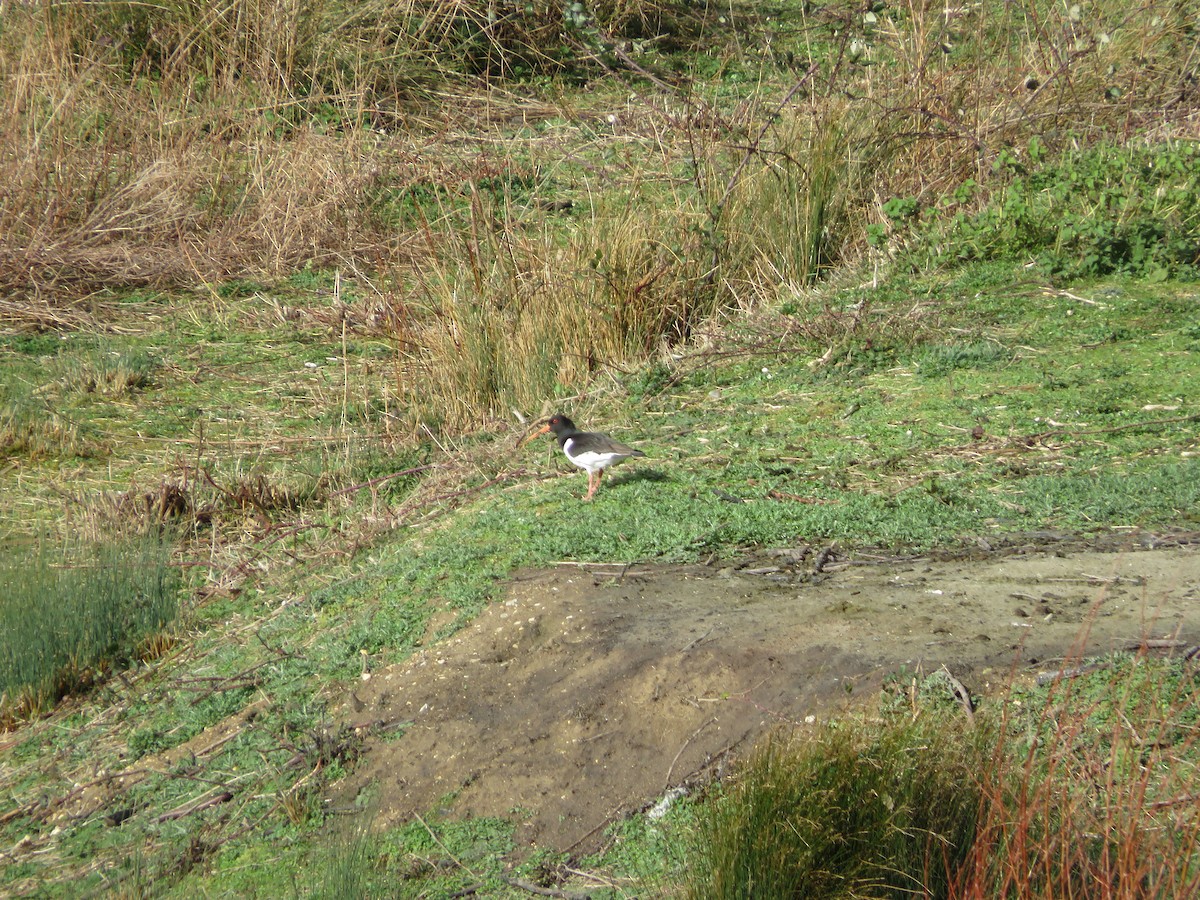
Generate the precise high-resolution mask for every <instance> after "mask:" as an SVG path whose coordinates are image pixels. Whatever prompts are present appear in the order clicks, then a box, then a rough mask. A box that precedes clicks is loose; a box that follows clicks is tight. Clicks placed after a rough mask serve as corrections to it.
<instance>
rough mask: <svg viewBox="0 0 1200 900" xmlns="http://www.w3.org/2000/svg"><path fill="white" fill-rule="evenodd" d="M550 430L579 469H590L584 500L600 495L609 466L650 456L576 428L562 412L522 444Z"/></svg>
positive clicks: (608, 438)
mask: <svg viewBox="0 0 1200 900" xmlns="http://www.w3.org/2000/svg"><path fill="white" fill-rule="evenodd" d="M550 431H553V432H554V436H555V437H556V438H558V446H560V447H562V452H563V453H564V454H565V455H566V457H567V459H569V460H570V461H571V462H572V463H574V464H575V465H577V466H579V468H581V469H587V473H588V492H587V494H586V495H585V496H584V498H583V499H584V500H591V499H592V497H594V496H595V495H596V489H597V488H598V487H600V476H601V475H603V474H604V470H605V469H606V468H607V467H609V466H611V465H612V464H613V463H618V462H620V461H621V460H623V459H628V458H629V457H631V456H645V455H646V454H645V453H643V452H642V451H641V450H634V449H633V448H632V447H626V446H625V445H624V444H622V443H621V442H620V441H617V440H614V439H613V438H610V437H609V436H608V435H607V434H600V433H599V432H595V431H580V430H579V429H578V428H576V427H575V423H574V422H572V421H571V420H570V419H568V418H567V417H566V416H564V415H563V414H562V413H559V414H557V415H553V416H551V417H550V420H549V421H548V422H547V423H546V424H545V425H543V426H542V427H541V429H539V430H538V431H535V432H534V433H533V434H531V435H530V436H529V437H527V438H525V440H524V441H522V443H528V442H529V441H532V440H533V439H534V438H535V437H538V436H539V435H543V434H546V433H547V432H550Z"/></svg>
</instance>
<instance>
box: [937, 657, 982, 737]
mask: <svg viewBox="0 0 1200 900" xmlns="http://www.w3.org/2000/svg"><path fill="white" fill-rule="evenodd" d="M942 674H943V675H944V676H946V680H947V681H948V682H950V689H951V690H952V691H953V692H954V696H955V698H956V699H957V700H958V702H959V703H961V704H962V708H963V712H965V713H966V714H967V721H968V722H970V723H971V724H972V725H974V724H975V701H973V700H972V699H971V692H970V691H968V690H967V689H966V687H964V686H963V683H962V682H961V681H959V680H958V679H957V678H955V677H954V676H953V675H951V674H950V670H949V669H947V668H946V667H945V666H942Z"/></svg>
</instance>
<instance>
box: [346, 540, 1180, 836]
mask: <svg viewBox="0 0 1200 900" xmlns="http://www.w3.org/2000/svg"><path fill="white" fill-rule="evenodd" d="M820 556H821V554H818V553H810V552H809V551H807V550H806V549H804V548H798V549H789V550H780V551H776V552H773V553H766V554H763V555H761V556H759V557H756V558H753V559H748V560H745V561H742V562H740V563H739V564H737V565H733V566H728V565H722V564H714V565H709V566H693V567H673V568H668V567H652V566H633V567H629V568H627V569H626V568H621V567H613V566H561V567H559V568H555V569H552V570H549V571H538V572H529V573H524V574H522V575H521V576H519V577H518V578H516V579H515V580H514V581H513V583H512V584H511V586H510V587H509V589H508V591H507V596H506V597H505V599H504V600H503V601H500V602H497V603H496V604H494V605H493V606H492V607H491V608H489V609H488V610H487V611H486V612H485V613H484V614H482V615H481V616H480V617H479V618H478V619H477V620H476V621H475V622H474V623H473V624H472V625H470V626H469V627H468V628H466V629H464V630H463V631H461V632H460V633H458V634H457V635H456V636H455V637H454V638H453V639H451V640H450V641H448V642H445V643H442V644H438V645H436V646H431V647H429V648H427V649H426V650H423V651H421V652H419V653H417V654H416V655H415V656H413V657H412V658H410V659H409V660H407V661H405V662H404V663H403V664H401V665H397V666H394V667H392V668H390V669H386V670H382V671H378V672H375V673H373V674H372V675H371V677H370V679H369V680H367V681H364V682H362V683H360V684H359V685H357V686H356V690H355V691H353V692H351V693H350V694H348V696H347V700H346V705H345V707H344V714H345V720H346V721H348V722H351V723H354V724H356V725H362V726H366V725H368V724H370V723H374V724H375V725H376V726H377V729H378V726H379V725H383V726H384V727H383V728H382V729H378V730H380V731H382V732H384V733H383V734H376V735H373V736H372V737H370V738H369V739H368V740H367V743H366V751H365V755H364V757H363V759H362V761H361V762H360V764H359V766H358V768H357V770H356V772H355V773H354V775H353V777H352V779H351V780H350V782H349V783H348V784H346V785H343V786H342V790H341V791H340V792H339V796H338V797H337V798H334V802H337V803H346V802H349V801H350V799H351V798H352V797H355V796H356V795H357V794H358V793H359V792H360V791H364V790H369V791H372V792H374V793H375V796H376V801H375V802H376V805H377V806H378V809H379V812H378V815H377V824H378V825H380V826H387V825H393V824H397V823H399V822H401V821H404V820H406V819H407V818H410V817H411V816H412V815H413V814H414V813H417V814H420V815H426V814H428V813H430V811H433V813H434V814H435V815H437V814H441V815H449V816H460V815H467V814H471V815H485V816H502V817H508V818H516V819H517V820H519V821H520V822H521V826H520V829H519V832H518V840H519V842H520V845H519V846H520V848H521V849H526V848H533V847H546V848H550V849H553V850H557V851H569V852H583V851H586V850H588V849H590V848H591V847H592V846H594V845H595V844H596V842H597V841H598V840H599V839H600V837H601V835H602V832H603V830H604V826H605V825H607V824H608V823H610V822H611V821H613V820H614V819H616V818H617V817H619V816H621V815H623V814H625V813H628V812H630V811H632V810H635V809H638V808H640V807H643V806H645V805H647V804H649V803H652V802H654V801H655V800H656V799H657V798H660V797H662V796H663V794H664V792H666V791H667V790H668V789H669V788H671V787H673V786H676V785H679V784H681V783H685V782H687V781H688V780H689V779H695V778H697V777H699V776H701V775H702V774H704V773H707V772H709V771H711V769H712V767H713V766H715V765H716V766H719V765H720V764H721V763H722V762H723V760H724V759H725V758H726V757H727V755H728V754H729V752H730V751H731V750H735V749H741V748H747V747H748V746H749V745H750V744H751V743H752V741H753V739H754V738H755V737H757V736H759V735H761V734H763V733H764V732H765V731H766V730H768V729H770V728H772V727H775V726H780V725H782V726H784V727H793V726H794V727H799V728H803V727H805V726H806V723H808V722H812V721H818V720H820V719H822V718H824V717H827V716H829V715H831V714H833V713H835V712H837V711H838V710H839V709H841V708H843V707H844V706H845V705H846V704H847V703H849V702H856V701H860V700H864V701H865V700H870V699H872V697H873V692H874V691H875V689H876V688H877V687H878V686H879V684H880V683H881V681H882V679H883V678H884V677H885V676H887V675H888V674H889V673H894V672H896V671H897V670H898V669H899V668H900V667H902V666H904V667H907V669H908V670H909V671H914V670H915V671H924V672H933V671H935V670H937V669H939V668H940V667H942V666H946V667H947V668H948V669H949V671H950V672H951V673H952V674H953V675H955V676H956V677H957V678H958V679H959V680H960V681H961V682H962V683H963V684H965V685H966V686H967V688H968V689H970V690H971V691H972V692H973V693H978V694H986V692H987V689H988V687H989V686H993V685H998V684H1002V683H1003V682H1005V681H1006V680H1007V679H1008V678H1009V677H1010V674H1011V673H1014V672H1015V673H1016V674H1017V675H1018V676H1019V677H1030V676H1032V675H1034V674H1036V673H1037V672H1043V671H1056V670H1058V669H1060V668H1062V667H1063V666H1064V665H1066V664H1067V663H1065V662H1064V659H1065V658H1068V657H1071V656H1072V655H1077V654H1079V653H1080V652H1083V653H1085V654H1089V655H1090V654H1101V653H1105V652H1108V651H1112V650H1117V649H1122V648H1128V647H1136V646H1137V645H1138V643H1139V642H1140V641H1143V640H1146V639H1153V640H1162V639H1174V640H1177V641H1179V642H1180V646H1187V645H1191V644H1193V643H1195V642H1197V641H1200V543H1197V542H1196V536H1194V535H1187V536H1175V537H1172V538H1161V537H1160V538H1150V537H1147V536H1138V537H1128V538H1120V539H1109V540H1106V541H1104V542H1101V543H1096V542H1092V543H1090V544H1083V543H1078V542H1072V541H1069V540H1066V539H1063V538H1061V537H1059V536H1055V535H1035V536H1029V537H1027V538H1022V539H1016V540H1013V541H1009V542H1008V544H1007V546H1005V547H1003V548H999V549H996V548H986V549H984V550H980V551H979V552H978V553H976V554H972V557H973V558H954V559H940V560H939V559H933V558H908V559H900V560H897V559H891V560H882V559H871V558H869V557H858V558H854V559H839V558H838V557H837V556H836V555H834V556H828V557H827V558H825V559H820ZM818 560H819V562H818ZM817 568H820V569H821V571H820V572H816V571H815V569H817ZM1158 652H1164V651H1163V649H1162V648H1160V649H1159V650H1158ZM1175 652H1179V651H1178V650H1176V651H1175ZM1014 667H1015V668H1014ZM810 717H811V718H810ZM397 734H400V735H401V736H399V737H397Z"/></svg>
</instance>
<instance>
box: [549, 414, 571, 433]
mask: <svg viewBox="0 0 1200 900" xmlns="http://www.w3.org/2000/svg"><path fill="white" fill-rule="evenodd" d="M546 430H547V431H553V432H554V433H555V434H558V435H562V434H569V433H570V432H572V431H575V423H574V422H572V421H571V420H570V419H568V418H567V417H566V416H564V415H563V414H562V413H555V414H554V415H552V416H551V417H550V420H549V421H548V422H547V423H546Z"/></svg>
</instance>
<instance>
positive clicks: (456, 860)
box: [413, 813, 479, 878]
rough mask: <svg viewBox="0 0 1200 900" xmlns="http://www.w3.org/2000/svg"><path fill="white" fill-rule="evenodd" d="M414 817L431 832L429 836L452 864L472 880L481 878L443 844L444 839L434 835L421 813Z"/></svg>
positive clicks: (414, 814) (415, 814)
mask: <svg viewBox="0 0 1200 900" xmlns="http://www.w3.org/2000/svg"><path fill="white" fill-rule="evenodd" d="M413 817H414V818H415V819H416V820H417V821H418V822H420V823H421V825H422V826H424V828H425V830H426V831H428V832H429V836H430V837H431V838H433V842H434V843H435V844H437V845H438V846H439V847H441V848H442V852H443V853H445V854H446V855H447V856H448V857H450V861H451V862H453V863H454V864H455V865H456V866H458V867H459V868H460V869H462V870H463V871H464V872H466V873H467V874H468V875H470V876H471V877H472V878H479V874H478V873H477V872H474V871H472V869H471V867H470V866H468V865H466V864H464V863H463V861H462V860H461V859H459V858H458V857H457V856H455V855H454V854H453V853H451V852H450V848H449V847H447V846H446V845H445V844H443V843H442V839H441V838H440V837H438V836H437V835H436V834H434V832H433V829H432V828H430V827H429V823H428V822H426V821H425V820H424V819H422V818H421V814H420V813H413Z"/></svg>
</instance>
